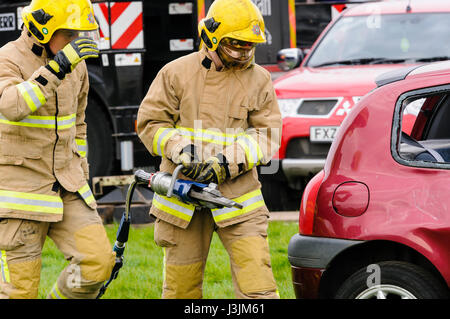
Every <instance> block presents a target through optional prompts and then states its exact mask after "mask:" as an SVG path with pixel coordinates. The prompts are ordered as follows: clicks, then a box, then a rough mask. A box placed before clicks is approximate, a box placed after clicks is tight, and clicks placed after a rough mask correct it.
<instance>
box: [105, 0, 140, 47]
mask: <svg viewBox="0 0 450 319" xmlns="http://www.w3.org/2000/svg"><path fill="white" fill-rule="evenodd" d="M110 6H111V7H110V13H111V47H112V48H113V49H142V48H144V31H143V18H142V2H140V1H136V2H110Z"/></svg>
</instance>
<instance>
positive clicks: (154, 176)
mask: <svg viewBox="0 0 450 319" xmlns="http://www.w3.org/2000/svg"><path fill="white" fill-rule="evenodd" d="M182 168H183V165H178V166H177V167H176V168H175V170H174V171H173V173H172V174H169V173H166V172H157V173H147V172H145V171H143V170H138V171H136V172H135V174H134V178H135V179H134V181H133V183H131V184H130V186H129V187H128V192H127V197H126V203H125V212H124V213H123V215H122V219H121V221H120V224H119V228H118V230H117V235H116V242H115V243H114V247H113V251H115V253H116V262H115V265H114V267H113V270H112V273H111V276H110V278H109V280H108V281H107V282H106V283H105V284H104V285H103V286H102V288H101V289H100V292H99V294H98V296H97V299H98V298H100V297H101V296H103V294H104V293H105V291H106V289H107V288H108V286H109V284H110V283H111V282H112V281H113V280H114V279H116V278H117V275H118V274H119V270H120V268H122V266H123V254H124V251H125V246H126V243H127V241H128V235H129V231H130V225H131V210H130V208H131V201H132V198H133V193H134V190H135V188H136V186H137V185H145V186H146V187H149V188H150V189H152V190H153V192H155V193H156V194H159V195H162V196H167V197H172V196H175V197H177V198H178V199H179V200H181V201H183V202H185V203H188V204H193V205H194V206H197V207H206V208H210V209H215V208H223V207H229V208H231V207H236V208H242V205H241V204H239V203H236V202H235V201H233V200H231V199H228V198H226V197H223V196H222V194H221V193H220V191H219V189H218V185H217V184H214V183H210V184H202V183H197V182H193V181H187V180H183V179H178V174H179V172H180V170H181V169H182Z"/></svg>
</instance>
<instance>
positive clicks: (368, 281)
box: [335, 261, 449, 299]
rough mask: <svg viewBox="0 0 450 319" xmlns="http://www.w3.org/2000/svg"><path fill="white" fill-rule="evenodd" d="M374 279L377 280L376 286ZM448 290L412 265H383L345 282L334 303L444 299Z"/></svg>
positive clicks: (366, 269) (437, 280)
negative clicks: (361, 300) (342, 301)
mask: <svg viewBox="0 0 450 319" xmlns="http://www.w3.org/2000/svg"><path fill="white" fill-rule="evenodd" d="M376 276H379V277H378V278H379V281H378V282H377V280H376ZM448 297H449V295H448V289H447V288H446V287H445V286H444V285H443V283H442V282H441V281H440V280H439V279H438V278H436V276H435V275H433V274H432V273H430V272H429V271H427V270H425V269H424V268H422V267H419V266H417V265H414V264H410V263H407V262H402V261H384V262H379V263H376V264H372V265H369V266H368V267H364V268H362V269H359V270H358V271H356V272H355V273H354V274H353V275H351V276H350V277H349V278H347V279H346V280H345V281H344V283H343V284H342V285H341V287H340V288H339V289H338V290H337V293H336V295H335V298H336V299H447V298H448Z"/></svg>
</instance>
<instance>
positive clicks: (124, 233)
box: [113, 214, 131, 257]
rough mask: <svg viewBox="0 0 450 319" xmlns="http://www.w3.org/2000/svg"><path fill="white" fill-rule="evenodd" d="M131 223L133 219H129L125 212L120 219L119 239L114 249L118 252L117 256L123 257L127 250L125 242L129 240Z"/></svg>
mask: <svg viewBox="0 0 450 319" xmlns="http://www.w3.org/2000/svg"><path fill="white" fill-rule="evenodd" d="M130 224H131V220H130V219H127V218H126V216H125V214H123V215H122V219H121V220H120V225H119V229H117V235H116V237H117V239H116V242H115V243H114V247H113V250H114V251H115V252H116V256H117V257H121V256H122V255H123V252H124V250H125V243H126V242H127V241H128V234H129V231H130Z"/></svg>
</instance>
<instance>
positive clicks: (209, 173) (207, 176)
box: [196, 154, 230, 184]
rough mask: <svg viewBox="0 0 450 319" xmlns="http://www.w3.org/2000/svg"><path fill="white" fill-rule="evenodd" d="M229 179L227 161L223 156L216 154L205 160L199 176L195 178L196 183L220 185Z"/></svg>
mask: <svg viewBox="0 0 450 319" xmlns="http://www.w3.org/2000/svg"><path fill="white" fill-rule="evenodd" d="M229 177H230V171H229V169H228V162H227V159H226V158H225V156H223V154H217V155H216V156H211V157H210V158H208V159H207V160H206V162H205V163H204V167H202V170H201V174H200V175H199V176H198V177H197V179H196V181H198V182H200V183H205V184H209V183H215V184H222V183H223V182H224V181H225V180H226V179H227V178H229Z"/></svg>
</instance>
